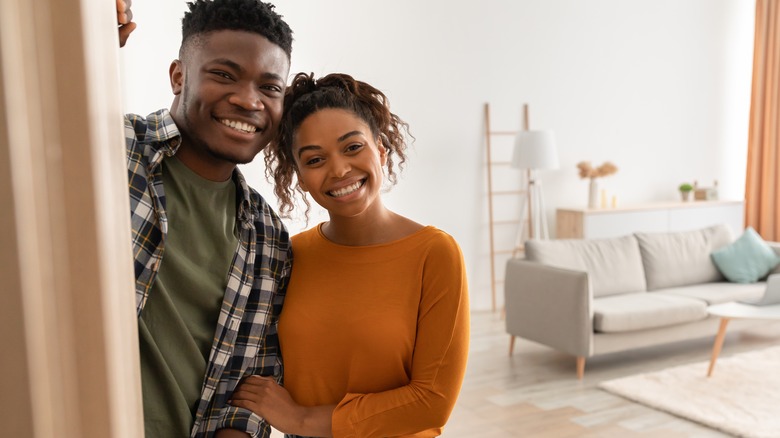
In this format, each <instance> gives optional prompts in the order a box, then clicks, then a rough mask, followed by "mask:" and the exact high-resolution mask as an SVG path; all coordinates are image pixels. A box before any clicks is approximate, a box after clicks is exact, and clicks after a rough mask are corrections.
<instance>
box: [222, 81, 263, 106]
mask: <svg viewBox="0 0 780 438" xmlns="http://www.w3.org/2000/svg"><path fill="white" fill-rule="evenodd" d="M228 102H230V103H231V104H232V105H235V106H238V107H241V108H242V109H245V110H247V111H261V110H263V109H264V108H265V105H264V104H263V93H261V92H260V90H259V89H258V88H257V87H256V86H254V85H253V84H240V85H237V88H236V90H235V92H233V93H232V94H231V95H230V97H229V98H228Z"/></svg>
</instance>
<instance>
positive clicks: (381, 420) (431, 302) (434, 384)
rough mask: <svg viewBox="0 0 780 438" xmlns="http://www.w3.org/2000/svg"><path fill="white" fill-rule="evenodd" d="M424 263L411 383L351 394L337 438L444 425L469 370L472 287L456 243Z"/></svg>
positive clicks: (442, 244)
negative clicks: (469, 289) (469, 303)
mask: <svg viewBox="0 0 780 438" xmlns="http://www.w3.org/2000/svg"><path fill="white" fill-rule="evenodd" d="M436 240H437V241H436V242H435V244H434V245H433V246H432V247H431V249H430V252H429V254H428V255H427V257H426V259H425V261H424V267H423V271H422V289H423V290H422V296H421V299H420V304H419V313H418V315H419V316H418V321H417V336H416V339H415V343H414V356H413V359H412V364H411V379H410V382H409V383H408V384H407V385H404V386H402V387H399V388H396V389H392V390H388V391H383V392H378V393H372V394H359V393H352V394H347V395H346V396H345V397H344V398H343V399H342V400H341V402H340V403H339V404H338V406H337V407H336V410H335V411H334V413H333V436H335V437H361V438H364V437H383V436H400V435H410V434H413V433H417V432H420V431H423V430H430V429H438V428H441V427H443V426H444V425H445V423H446V422H447V420H448V419H449V416H450V413H451V412H452V409H453V408H454V407H455V402H456V401H457V398H458V394H459V393H460V388H461V385H462V383H463V376H464V375H465V371H466V362H467V357H468V343H469V305H468V285H467V281H466V274H465V265H464V263H463V257H462V255H461V252H460V248H459V247H458V245H457V243H456V242H455V241H454V240H453V239H452V238H451V237H450V236H447V235H444V234H443V236H442V238H438V239H436Z"/></svg>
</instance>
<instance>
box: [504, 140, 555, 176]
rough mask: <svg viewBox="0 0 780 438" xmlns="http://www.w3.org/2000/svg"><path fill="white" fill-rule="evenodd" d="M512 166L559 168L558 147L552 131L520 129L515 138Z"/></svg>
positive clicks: (520, 167) (519, 167)
mask: <svg viewBox="0 0 780 438" xmlns="http://www.w3.org/2000/svg"><path fill="white" fill-rule="evenodd" d="M512 167H515V168H518V169H557V168H558V148H557V147H556V146H555V134H553V132H552V131H520V132H519V133H518V134H517V137H516V138H515V150H514V154H513V156H512Z"/></svg>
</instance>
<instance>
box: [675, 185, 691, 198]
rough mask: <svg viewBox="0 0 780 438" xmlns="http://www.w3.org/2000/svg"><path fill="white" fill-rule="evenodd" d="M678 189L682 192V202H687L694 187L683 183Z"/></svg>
mask: <svg viewBox="0 0 780 438" xmlns="http://www.w3.org/2000/svg"><path fill="white" fill-rule="evenodd" d="M678 189H679V190H680V195H682V200H683V201H687V200H688V198H689V197H690V195H691V191H692V190H693V186H692V185H690V184H688V183H682V184H680V187H678Z"/></svg>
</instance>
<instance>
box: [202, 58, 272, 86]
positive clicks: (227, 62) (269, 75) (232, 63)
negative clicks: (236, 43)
mask: <svg viewBox="0 0 780 438" xmlns="http://www.w3.org/2000/svg"><path fill="white" fill-rule="evenodd" d="M211 63H213V64H221V65H224V66H227V67H230V68H232V69H233V70H236V71H237V72H239V73H243V72H244V68H243V67H241V64H239V63H237V62H235V61H233V60H230V59H228V58H217V59H214V60H212V61H211ZM262 77H263V79H270V80H274V81H280V82H284V79H283V78H282V77H281V76H279V75H278V74H276V73H271V72H266V73H263V74H262Z"/></svg>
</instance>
